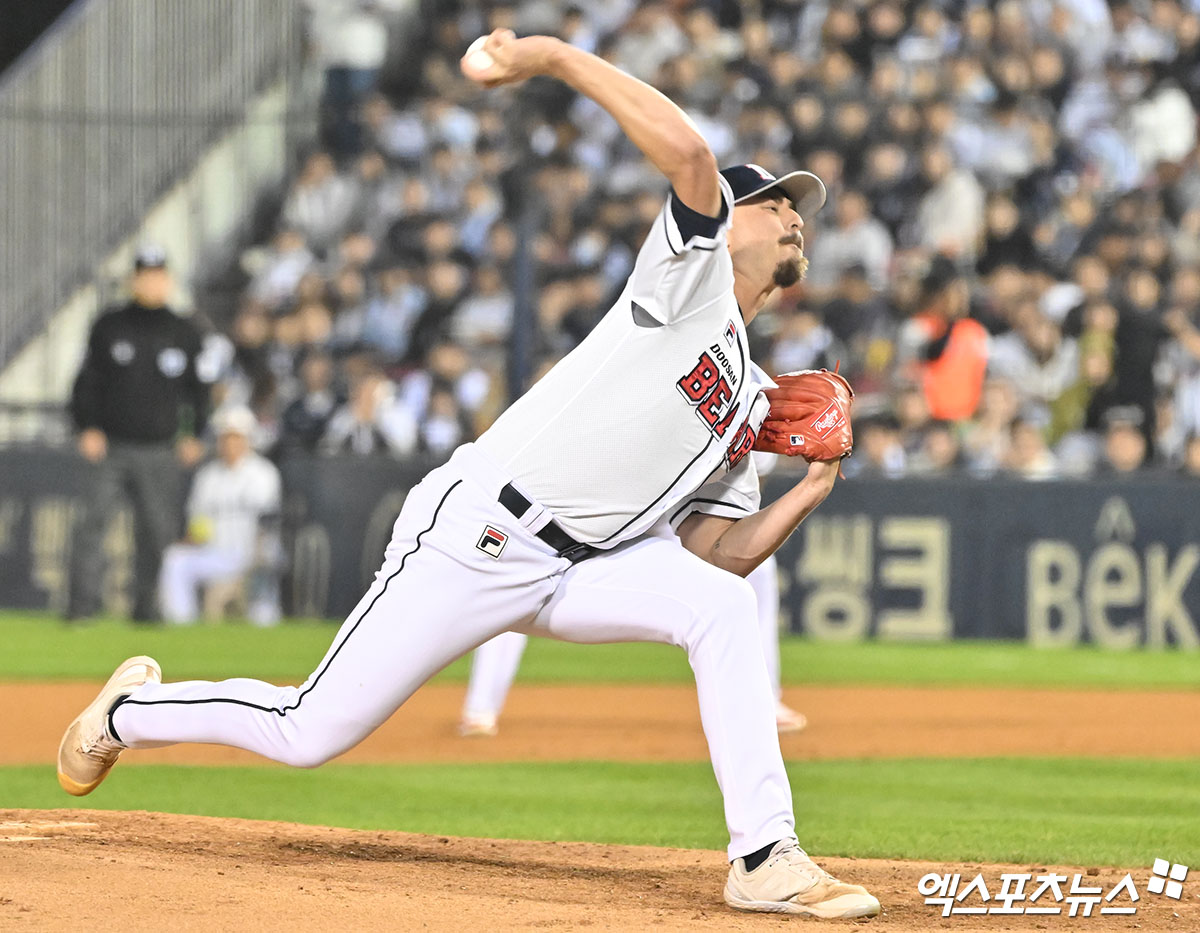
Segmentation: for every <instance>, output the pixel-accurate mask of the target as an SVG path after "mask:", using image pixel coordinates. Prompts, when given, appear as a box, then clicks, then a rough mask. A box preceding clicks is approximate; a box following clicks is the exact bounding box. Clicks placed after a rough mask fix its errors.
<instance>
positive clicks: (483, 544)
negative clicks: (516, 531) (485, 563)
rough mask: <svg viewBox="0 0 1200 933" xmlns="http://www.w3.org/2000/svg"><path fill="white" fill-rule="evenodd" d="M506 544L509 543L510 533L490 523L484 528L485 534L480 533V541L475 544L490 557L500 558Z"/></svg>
mask: <svg viewBox="0 0 1200 933" xmlns="http://www.w3.org/2000/svg"><path fill="white" fill-rule="evenodd" d="M506 544H508V535H506V534H505V533H504V532H503V531H501V530H500V529H499V528H493V527H492V526H491V525H488V526H487V527H485V528H484V529H483V534H482V535H480V537H479V541H478V543H477V544H476V545H475V546H476V547H477V548H479V550H481V551H483V553H484V554H486V555H487V556H488V557H494V558H496V559H497V560H498V559H499V558H500V555H501V554H503V553H504V546H505V545H506Z"/></svg>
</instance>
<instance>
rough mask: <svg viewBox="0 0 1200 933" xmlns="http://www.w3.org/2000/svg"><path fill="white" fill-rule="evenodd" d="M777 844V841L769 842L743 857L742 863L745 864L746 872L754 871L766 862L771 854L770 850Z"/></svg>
mask: <svg viewBox="0 0 1200 933" xmlns="http://www.w3.org/2000/svg"><path fill="white" fill-rule="evenodd" d="M778 844H779V840H778V839H776V840H775V841H774V842H769V843H767V844H766V845H765V846H763V847H762V848H761V849H759V850H758V851H757V852H751V853H750V854H749V855H746V856H743V858H742V861H744V862H745V863H746V871H754V869H756V868H758V866H759V865H761V864H762V863H763V862H765V861H766V860H767V856H768V855H770V854H771V850H772V849H774V848H775V846H777V845H778Z"/></svg>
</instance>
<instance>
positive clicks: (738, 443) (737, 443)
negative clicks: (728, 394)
mask: <svg viewBox="0 0 1200 933" xmlns="http://www.w3.org/2000/svg"><path fill="white" fill-rule="evenodd" d="M756 440H758V432H757V431H756V430H754V428H752V427H750V416H749V415H746V420H745V421H743V422H742V424H741V426H740V427H739V428H738V429H737V430H736V431H734V432H733V438H732V439H731V440H730V441H729V448H728V449H727V450H726V451H725V462H726V465H727V466H728V468H729V470H730V471H731V472H732V471H733V469H734V468H735V467H736V466H737V465H738V464H739V463H741V462H742V461H743V460H744V459H745V458H746V454H748V453H750V451H751V450H753V449H754V442H755V441H756Z"/></svg>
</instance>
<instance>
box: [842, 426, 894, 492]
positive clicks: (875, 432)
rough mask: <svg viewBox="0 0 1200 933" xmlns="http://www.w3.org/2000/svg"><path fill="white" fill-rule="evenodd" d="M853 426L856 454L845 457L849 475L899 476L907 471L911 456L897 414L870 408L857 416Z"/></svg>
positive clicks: (852, 476) (865, 476)
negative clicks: (906, 451) (905, 444)
mask: <svg viewBox="0 0 1200 933" xmlns="http://www.w3.org/2000/svg"><path fill="white" fill-rule="evenodd" d="M854 429H855V440H856V444H855V449H854V456H853V457H851V458H850V459H849V460H845V461H843V463H844V464H845V469H846V471H847V472H846V475H847V476H849V477H851V478H854V477H864V478H867V477H876V478H886V479H896V478H898V477H901V476H903V475H904V474H905V471H906V469H907V466H908V457H907V455H906V454H905V452H904V445H903V444H902V443H901V442H900V425H899V422H897V421H896V417H895V415H892V414H891V413H890V412H868V413H867V414H865V415H863V416H860V417H859V418H857V419H856V421H855V425H854Z"/></svg>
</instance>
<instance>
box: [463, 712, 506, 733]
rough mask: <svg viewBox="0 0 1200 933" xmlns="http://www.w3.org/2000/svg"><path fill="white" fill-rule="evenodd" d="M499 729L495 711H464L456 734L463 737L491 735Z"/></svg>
mask: <svg viewBox="0 0 1200 933" xmlns="http://www.w3.org/2000/svg"><path fill="white" fill-rule="evenodd" d="M499 731H500V723H499V717H498V716H497V715H496V714H495V713H465V714H464V715H463V718H462V721H461V722H460V723H459V724H458V734H459V735H461V736H463V737H464V738H470V737H472V736H488V737H490V736H493V735H496V734H497V733H498V732H499Z"/></svg>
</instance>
